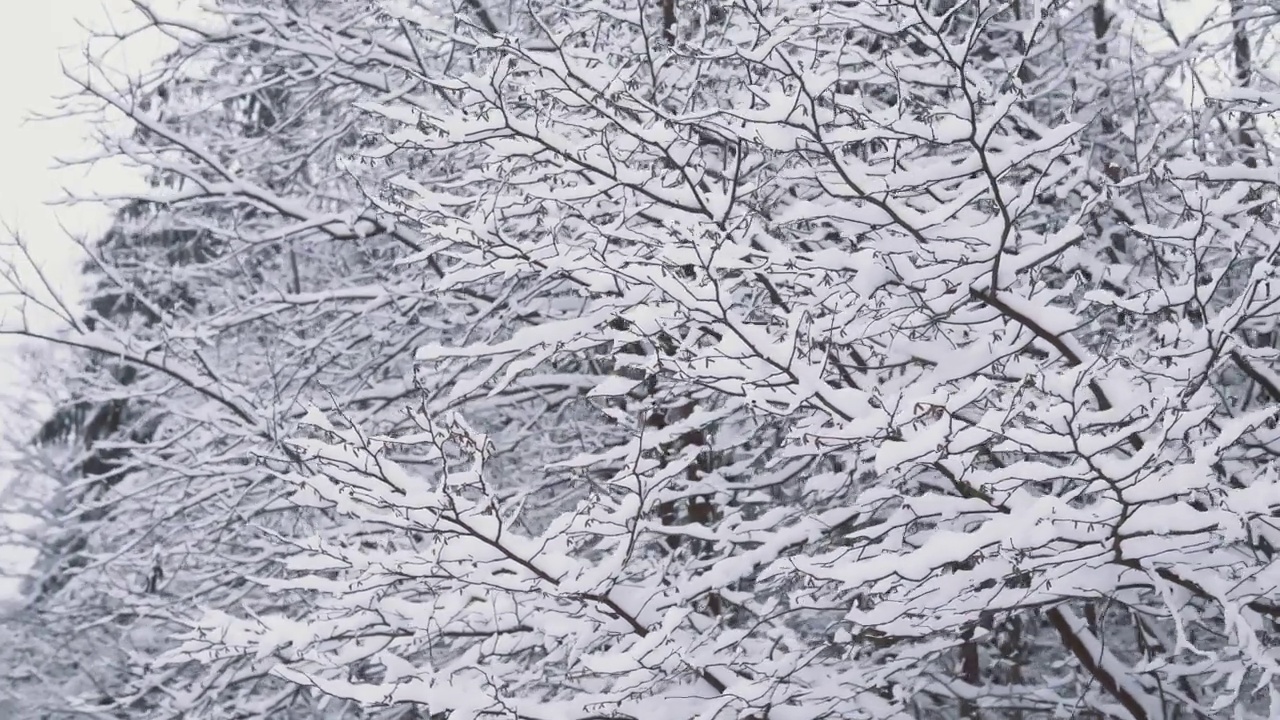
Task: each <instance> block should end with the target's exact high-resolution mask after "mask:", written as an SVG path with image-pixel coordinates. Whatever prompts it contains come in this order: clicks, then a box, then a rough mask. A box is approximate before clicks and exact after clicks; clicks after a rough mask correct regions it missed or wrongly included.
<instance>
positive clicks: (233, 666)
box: [58, 0, 1280, 720]
mask: <svg viewBox="0 0 1280 720" xmlns="http://www.w3.org/2000/svg"><path fill="white" fill-rule="evenodd" d="M210 10H211V11H212V12H211V18H210V20H211V22H209V23H207V24H197V23H195V22H190V21H185V20H180V19H177V18H170V17H167V16H165V15H164V14H163V13H161V12H159V11H156V10H149V17H150V18H151V19H152V20H153V22H154V23H155V25H156V26H157V27H160V28H164V29H166V30H167V31H170V32H172V33H174V34H175V37H178V38H180V39H181V40H182V42H183V45H182V49H181V50H180V51H179V52H178V53H177V54H176V55H174V56H173V57H171V58H170V59H169V61H168V62H167V63H166V64H165V65H164V72H163V73H162V74H161V75H160V76H159V77H157V78H156V79H155V81H154V82H152V83H150V84H149V85H145V86H144V87H141V88H138V92H137V93H134V92H122V91H120V90H118V89H115V88H112V87H109V86H107V85H104V84H102V82H101V79H99V80H98V81H90V82H86V84H85V89H86V91H87V92H88V93H89V94H90V95H91V96H93V97H96V98H98V99H100V100H105V101H106V102H108V103H109V104H110V105H112V106H113V107H114V108H115V109H116V110H118V111H122V112H124V113H125V114H127V115H128V116H129V117H131V118H133V119H134V120H135V121H136V122H137V124H138V126H139V131H138V132H137V133H136V134H134V135H133V136H131V137H129V138H128V139H126V140H124V141H123V142H120V143H119V144H118V145H117V146H116V147H115V148H112V150H114V151H116V152H120V153H123V154H125V155H126V156H128V157H130V158H132V159H133V160H135V161H137V162H138V163H139V164H141V165H142V166H144V167H146V168H149V169H151V171H152V173H153V178H154V183H153V186H152V189H151V190H150V191H148V192H147V193H145V194H144V195H143V196H142V197H130V198H128V199H129V200H131V201H134V202H137V203H142V205H141V207H145V208H146V209H147V211H146V213H144V215H145V218H144V219H145V225H146V226H147V227H148V228H150V229H151V231H154V232H155V233H159V234H155V235H153V234H147V233H142V232H141V225H142V224H143V223H139V222H132V221H131V222H130V223H125V224H124V226H123V230H122V232H123V233H124V234H123V235H122V237H125V238H146V237H155V238H161V242H159V243H150V242H139V243H136V244H133V245H131V247H133V248H134V249H132V250H126V249H125V248H124V247H116V248H114V249H112V248H111V246H110V245H104V246H102V247H101V248H99V249H98V251H97V252H95V253H94V257H95V260H96V264H97V266H98V267H99V272H100V273H101V274H102V276H103V277H104V278H106V281H105V282H106V286H108V287H111V288H113V289H112V290H110V291H109V292H110V293H114V294H115V295H118V296H120V297H128V298H131V300H130V302H131V303H134V304H133V305H131V306H130V309H129V311H128V312H126V313H124V314H123V315H122V316H119V317H108V316H106V314H104V313H102V312H96V313H91V315H92V317H93V318H94V321H93V323H92V324H90V323H85V322H80V321H77V322H76V324H75V327H73V328H72V329H71V331H70V332H69V333H68V334H66V335H62V336H59V338H58V339H59V340H60V341H62V342H70V343H73V344H75V345H77V346H78V347H83V348H85V349H87V350H90V351H92V352H95V353H97V354H99V355H100V356H104V357H105V356H110V357H111V358H112V360H111V362H110V363H109V364H106V365H103V368H104V373H105V374H103V373H100V374H99V375H97V376H96V377H97V379H98V380H102V379H103V378H106V379H107V380H108V381H107V382H99V383H98V385H96V386H95V387H94V390H95V393H96V395H95V397H96V398H97V401H98V402H99V403H101V402H105V401H108V400H111V399H112V398H113V397H118V399H120V400H123V399H125V398H127V399H128V402H129V404H130V407H134V408H137V410H136V412H137V413H138V416H137V417H138V418H140V419H146V423H144V424H143V425H144V426H145V429H146V433H145V434H144V435H142V436H139V437H135V438H133V439H132V440H130V442H129V444H128V448H127V451H128V458H129V464H130V468H131V471H130V472H129V473H127V474H121V478H122V479H121V480H120V481H119V482H118V483H115V484H112V485H111V486H110V492H111V493H112V497H111V498H110V499H109V501H108V500H104V501H102V503H103V507H104V508H105V511H104V512H103V514H101V515H100V516H94V521H95V522H97V523H98V525H99V526H102V527H104V528H109V529H106V530H104V531H103V532H101V533H98V534H95V535H94V536H93V540H92V543H90V545H91V550H87V551H86V552H88V553H89V555H86V557H93V558H94V562H95V563H97V564H96V565H94V566H93V567H94V568H95V569H96V570H97V571H98V572H97V574H94V573H90V572H86V571H84V570H80V571H79V572H77V573H75V575H74V577H75V581H74V582H73V583H72V584H69V585H68V586H67V587H63V588H59V589H58V593H59V594H60V595H61V596H62V598H63V599H62V600H61V601H60V602H61V603H63V604H64V605H65V606H69V607H72V608H74V609H75V613H79V614H80V615H82V616H85V615H92V614H93V613H94V612H95V608H96V607H97V606H95V605H93V604H92V603H90V602H88V601H87V600H85V599H84V598H86V597H88V594H91V593H93V592H96V591H100V590H101V589H102V588H104V587H110V583H109V578H120V577H141V578H144V579H146V578H154V579H155V580H154V582H151V581H148V582H145V583H143V585H142V586H141V587H142V591H136V590H131V591H129V592H125V591H121V590H117V591H116V592H115V593H114V594H113V595H111V599H112V603H113V604H112V606H111V607H112V610H111V613H110V614H109V615H106V616H107V617H110V618H112V620H111V622H115V623H118V625H119V627H123V628H126V629H119V628H118V627H113V628H112V629H111V630H110V632H114V633H116V634H117V636H119V637H124V636H125V635H127V634H128V633H130V632H145V633H146V634H147V643H146V645H145V649H142V648H140V649H139V650H138V652H137V654H136V660H137V667H138V669H137V671H136V672H133V673H132V674H131V675H127V678H126V679H127V680H128V682H126V683H125V685H126V686H127V688H128V692H126V693H125V694H124V695H120V694H119V693H115V694H113V695H112V699H111V701H110V702H109V703H107V707H108V709H107V710H104V712H117V713H120V712H125V713H129V715H128V716H130V717H177V716H179V715H182V716H185V717H210V718H213V717H228V716H233V713H237V712H238V713H241V714H242V716H244V717H288V716H297V717H309V716H312V715H308V713H311V714H313V715H314V716H324V717H330V716H342V715H341V714H342V713H352V714H355V713H367V714H370V715H373V716H378V717H423V718H425V717H445V714H446V713H447V716H448V717H451V718H471V717H503V718H505V717H511V718H516V717H519V718H575V719H576V718H595V717H601V718H603V717H619V718H649V717H653V716H656V715H660V714H662V715H674V716H676V717H682V718H683V717H688V718H728V717H738V718H754V719H758V720H764V718H820V717H823V718H825V717H839V718H905V717H914V718H932V717H965V718H979V717H983V718H1004V717H1009V718H1013V717H1017V718H1031V717H1054V716H1063V717H1116V718H1141V719H1143V720H1147V719H1152V720H1154V719H1155V718H1181V717H1188V718H1190V717H1215V716H1220V715H1224V716H1225V715H1227V714H1231V715H1233V716H1235V717H1244V718H1264V717H1271V716H1272V715H1274V713H1275V712H1277V711H1278V710H1277V709H1276V706H1275V705H1273V701H1272V699H1271V697H1272V694H1273V693H1274V692H1275V690H1276V689H1280V686H1277V685H1276V684H1275V681H1274V679H1273V677H1272V675H1273V669H1275V663H1276V657H1275V653H1274V650H1273V649H1272V647H1273V646H1274V645H1275V644H1276V639H1277V634H1276V627H1275V618H1276V615H1277V613H1280V602H1277V601H1276V600H1274V597H1275V593H1276V584H1275V583H1276V581H1275V579H1274V578H1273V576H1274V575H1275V574H1276V568H1275V566H1274V564H1273V562H1272V556H1273V554H1274V547H1275V544H1276V542H1277V541H1278V539H1280V538H1277V536H1276V530H1277V528H1276V527H1274V523H1273V521H1272V516H1273V514H1274V507H1275V505H1276V503H1280V486H1278V485H1277V478H1276V477H1275V470H1274V467H1275V463H1274V459H1273V456H1274V445H1275V442H1276V440H1277V438H1276V437H1275V435H1276V422H1275V417H1274V415H1275V410H1276V408H1277V403H1280V378H1277V376H1276V375H1275V374H1274V373H1273V371H1272V370H1271V368H1270V365H1271V364H1272V363H1273V362H1274V361H1275V351H1274V349H1273V345H1274V333H1273V330H1272V325H1273V323H1274V320H1273V316H1274V314H1275V313H1274V310H1273V306H1274V305H1275V297H1274V296H1273V292H1274V291H1273V290H1272V288H1273V287H1274V286H1275V283H1276V281H1277V279H1276V278H1273V275H1274V273H1275V270H1274V268H1273V265H1274V263H1275V260H1274V259H1273V256H1274V254H1275V252H1276V251H1277V250H1276V241H1275V233H1274V230H1275V217H1274V212H1273V211H1272V210H1271V208H1270V206H1271V204H1272V203H1274V202H1275V180H1274V178H1273V177H1272V175H1273V174H1274V173H1270V170H1269V161H1267V160H1266V159H1265V158H1266V157H1267V156H1266V153H1265V152H1264V150H1265V148H1266V146H1267V142H1266V133H1267V122H1266V119H1265V118H1264V117H1262V115H1263V114H1265V112H1267V111H1268V110H1267V108H1268V107H1269V106H1268V105H1267V104H1266V103H1267V102H1268V100H1267V99H1266V98H1267V97H1269V96H1268V95H1267V94H1266V93H1267V91H1266V90H1264V89H1263V88H1266V87H1269V85H1268V84H1267V83H1268V82H1269V81H1268V80H1266V79H1265V78H1264V75H1265V73H1264V71H1263V69H1262V66H1261V65H1260V64H1259V61H1258V59H1259V58H1261V57H1263V56H1264V54H1265V52H1269V51H1270V48H1271V47H1272V46H1273V45H1274V42H1273V38H1271V36H1270V34H1269V33H1270V30H1269V26H1268V25H1267V23H1269V22H1271V19H1270V16H1269V15H1267V14H1266V13H1265V5H1264V4H1261V3H1252V2H1249V1H1248V0H1239V2H1233V3H1232V5H1231V9H1230V11H1229V17H1228V19H1227V21H1226V26H1225V27H1226V28H1228V30H1229V32H1228V33H1227V35H1226V38H1227V39H1226V40H1223V39H1222V37H1223V36H1222V35H1221V34H1219V35H1215V34H1214V33H1213V32H1211V31H1209V30H1205V31H1202V32H1197V34H1195V35H1194V36H1193V37H1191V38H1181V37H1179V36H1177V32H1178V31H1177V29H1176V28H1174V26H1173V25H1172V24H1171V23H1170V22H1169V21H1168V14H1167V13H1166V12H1164V8H1163V6H1162V5H1161V4H1159V3H1158V2H1154V1H1153V2H1147V1H1146V0H1133V1H1132V2H1125V3H1121V2H1106V1H1105V0H1089V1H1086V2H1073V1H1069V0H1062V1H1060V2H1040V3H1036V2H1026V1H1025V0H1019V1H1018V2H1010V3H996V2H985V1H979V0H969V1H963V0H962V1H959V2H956V1H941V0H894V1H882V0H867V1H865V2H816V3H814V2H807V1H806V2H794V1H791V0H781V1H778V2H773V1H770V2H763V1H760V0H731V1H729V2H721V1H718V0H690V1H688V2H682V1H681V0H665V1H664V2H661V3H651V4H636V3H629V2H625V0H572V1H571V2H568V3H538V2H534V3H528V4H525V5H524V6H522V7H520V8H514V7H510V8H507V7H497V6H490V5H488V4H485V3H483V2H478V1H477V2H465V3H461V4H460V5H459V7H457V8H450V7H448V6H444V5H440V6H435V5H431V4H423V3H416V4H415V3H403V2H393V1H392V0H385V1H382V0H380V1H378V2H358V3H352V2H341V3H340V2H327V1H324V0H310V1H301V2H290V3H284V4H276V3H256V2H250V3H245V4H242V5H232V4H219V5H215V6H212V7H211V8H210ZM1157 32H1164V33H1166V35H1168V34H1169V33H1173V36H1174V38H1173V39H1174V42H1173V45H1174V46H1175V47H1173V48H1172V49H1162V48H1163V47H1164V46H1161V45H1158V44H1155V43H1152V44H1151V45H1150V46H1144V45H1143V44H1142V43H1140V42H1139V40H1141V39H1143V38H1146V37H1148V36H1153V35H1154V34H1156V33H1157ZM1242 38H1243V43H1242ZM1192 49H1194V51H1193V50H1192ZM1215 57H1221V58H1225V59H1228V60H1230V62H1232V63H1234V65H1231V66H1230V67H1234V68H1235V69H1236V71H1235V72H1234V74H1227V75H1224V76H1223V77H1227V78H1234V81H1233V82H1227V83H1225V84H1224V83H1218V84H1216V85H1214V84H1212V83H1205V84H1204V86H1205V87H1210V86H1211V87H1213V88H1214V90H1213V92H1215V93H1219V95H1220V97H1219V100H1218V101H1215V102H1213V103H1208V104H1205V103H1203V102H1200V101H1196V100H1195V99H1194V98H1191V99H1188V98H1187V97H1186V95H1187V93H1186V88H1187V87H1189V86H1190V85H1193V84H1194V83H1196V82H1201V78H1203V77H1204V76H1205V74H1206V72H1207V70H1206V67H1205V60H1206V58H1215ZM1244 68H1247V70H1246V69H1244ZM1201 92H1203V89H1202V90H1201ZM184 238H185V240H184ZM179 242H196V243H197V244H198V245H199V247H200V248H201V250H200V252H199V253H196V254H195V255H192V254H190V253H188V254H187V255H184V256H183V259H179V258H177V257H175V256H173V255H172V254H169V253H168V252H167V249H166V248H167V247H168V246H170V245H172V244H173V243H179ZM125 245H130V244H129V243H125ZM125 289H127V291H128V292H127V293H123V294H122V293H121V291H122V290H125ZM106 292H107V291H104V293H106ZM135 299H136V300H135ZM106 368H110V372H106V370H105V369H106ZM125 368H127V369H128V370H127V371H126V370H125ZM126 375H127V378H128V379H127V380H126V379H124V377H125V376H126ZM111 387H114V390H112V389H110V388H111ZM113 392H114V393H115V394H116V395H115V396H113V395H112V393H113ZM90 394H94V393H90ZM94 407H104V406H103V405H101V404H98V405H94ZM139 422H142V420H139ZM112 441H113V442H114V443H116V444H117V445H119V441H120V437H119V436H118V434H117V435H116V436H115V437H114V438H113V440H112ZM106 447H109V446H107V445H103V444H102V443H101V442H95V443H94V448H93V450H94V451H97V452H101V450H102V449H103V448H106ZM286 493H289V494H290V498H291V502H285V501H284V499H283V498H284V495H285V494H286ZM75 512H76V513H80V514H81V515H83V513H84V512H85V510H84V508H83V507H77V508H76V509H75ZM140 533H141V535H140ZM139 536H141V537H143V538H145V539H144V540H142V541H139V540H138V539H137V538H138V537H139ZM80 537H84V535H81V536H80ZM155 568H160V569H161V570H162V573H163V576H162V577H161V576H160V575H158V574H157V573H156V572H155ZM64 575H65V573H64ZM75 583H79V584H78V586H77V585H75ZM77 587H78V588H79V591H77ZM77 592H79V593H80V594H79V595H77V594H76V593H77ZM122 617H125V618H127V619H125V620H121V618H122ZM197 618H198V622H196V619H197ZM175 630H181V631H182V637H181V642H180V644H178V643H177V642H169V641H168V640H167V638H166V634H167V633H171V632H173V631H175ZM166 645H167V646H168V649H167V651H166V649H165V647H166ZM268 673H269V674H270V679H268V677H269V676H268ZM144 696H145V697H146V698H147V700H146V702H145V703H141V702H140V700H139V699H140V698H143V697H144ZM81 707H82V708H83V707H85V706H84V705H83V704H82V706H81ZM288 713H293V715H289V714H288Z"/></svg>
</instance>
